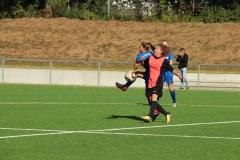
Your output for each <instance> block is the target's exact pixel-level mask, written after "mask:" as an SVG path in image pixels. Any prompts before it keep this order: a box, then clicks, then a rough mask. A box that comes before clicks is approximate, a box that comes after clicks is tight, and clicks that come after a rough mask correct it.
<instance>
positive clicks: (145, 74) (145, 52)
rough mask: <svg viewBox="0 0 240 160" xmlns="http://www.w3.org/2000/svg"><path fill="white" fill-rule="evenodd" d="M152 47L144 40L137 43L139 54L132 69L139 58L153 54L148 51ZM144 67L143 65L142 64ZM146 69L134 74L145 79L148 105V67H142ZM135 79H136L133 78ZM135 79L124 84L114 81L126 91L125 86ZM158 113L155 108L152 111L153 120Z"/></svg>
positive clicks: (136, 66)
mask: <svg viewBox="0 0 240 160" xmlns="http://www.w3.org/2000/svg"><path fill="white" fill-rule="evenodd" d="M150 47H151V48H153V45H152V44H151V43H145V42H142V43H141V44H140V45H139V52H140V53H139V54H138V55H137V56H136V61H135V64H134V69H135V70H136V69H137V68H138V66H139V64H140V62H141V58H143V59H144V60H145V59H147V58H149V57H150V56H152V55H154V53H153V52H152V51H149V49H150ZM143 67H144V66H143ZM144 68H145V69H146V71H145V72H141V71H136V72H135V75H136V76H137V77H138V78H143V79H144V80H145V84H146V91H145V96H146V97H147V99H148V103H149V105H151V101H150V99H149V98H148V97H149V95H147V93H148V92H147V90H148V79H149V69H148V68H146V67H144ZM135 81H136V80H135ZM135 81H133V82H130V81H129V82H127V83H126V84H125V85H122V84H120V83H118V82H116V86H117V87H118V88H119V89H121V90H122V91H126V90H127V88H128V87H129V86H130V85H131V84H133V83H134V82H135ZM158 115H159V112H158V111H157V110H155V112H154V116H153V121H154V120H155V118H156V117H157V116H158Z"/></svg>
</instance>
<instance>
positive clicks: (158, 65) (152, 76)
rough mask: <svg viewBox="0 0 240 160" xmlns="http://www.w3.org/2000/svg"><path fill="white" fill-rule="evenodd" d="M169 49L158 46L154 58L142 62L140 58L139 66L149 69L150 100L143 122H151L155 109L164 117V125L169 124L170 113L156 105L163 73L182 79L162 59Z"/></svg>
mask: <svg viewBox="0 0 240 160" xmlns="http://www.w3.org/2000/svg"><path fill="white" fill-rule="evenodd" d="M169 53H170V48H169V47H168V46H166V45H163V44H158V45H157V46H156V47H155V50H154V56H150V57H149V58H147V59H145V60H144V57H142V58H141V64H142V65H143V66H145V68H148V69H149V82H148V90H147V91H148V94H147V95H150V96H149V99H150V100H151V108H150V112H149V114H148V115H147V116H141V118H142V119H143V120H146V121H149V122H150V121H152V120H153V118H154V110H155V109H157V110H158V111H159V112H160V113H162V114H163V115H165V116H166V123H169V122H170V117H171V113H170V112H166V111H165V110H164V109H163V108H162V106H161V105H160V104H158V103H157V99H158V98H161V97H162V89H163V77H162V76H163V73H164V72H165V70H170V71H171V72H172V73H173V74H174V75H176V76H178V77H179V78H180V79H182V76H181V75H180V74H179V73H178V72H176V71H175V70H174V69H173V68H172V66H171V65H170V64H169V62H168V60H167V59H165V58H164V57H166V56H168V55H169Z"/></svg>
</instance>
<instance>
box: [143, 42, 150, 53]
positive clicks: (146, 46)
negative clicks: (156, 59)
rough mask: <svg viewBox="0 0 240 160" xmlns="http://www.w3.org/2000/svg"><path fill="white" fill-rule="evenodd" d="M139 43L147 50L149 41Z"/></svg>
mask: <svg viewBox="0 0 240 160" xmlns="http://www.w3.org/2000/svg"><path fill="white" fill-rule="evenodd" d="M141 45H142V46H143V48H145V49H146V50H147V51H148V50H149V43H146V42H142V43H141Z"/></svg>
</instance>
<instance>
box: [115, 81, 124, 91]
mask: <svg viewBox="0 0 240 160" xmlns="http://www.w3.org/2000/svg"><path fill="white" fill-rule="evenodd" d="M116 86H117V87H118V88H119V89H121V90H122V91H126V90H127V87H126V86H125V85H122V84H120V83H118V82H116Z"/></svg>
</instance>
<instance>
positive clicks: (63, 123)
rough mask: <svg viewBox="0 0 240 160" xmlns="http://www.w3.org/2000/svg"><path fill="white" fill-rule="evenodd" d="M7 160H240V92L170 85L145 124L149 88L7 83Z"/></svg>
mask: <svg viewBox="0 0 240 160" xmlns="http://www.w3.org/2000/svg"><path fill="white" fill-rule="evenodd" d="M0 88H1V93H0V99H1V100H0V159H1V160H23V159H24V160H48V159H53V160H66V159H67V160H70V159H73V160H76V159H77V160H79V159H83V160H108V159H109V160H110V159H113V160H138V159H139V160H149V159H166V160H175V159H182V160H186V159H190V160H195V159H197V160H203V159H211V160H227V159H229V160H230V159H231V160H239V159H240V154H239V148H240V92H236V91H213V90H178V89H177V90H176V94H177V107H176V108H174V107H172V102H171V96H170V94H169V91H168V90H164V95H163V97H162V98H161V100H160V103H161V104H162V106H163V108H165V110H166V111H169V112H171V113H172V116H171V122H170V123H169V124H166V123H165V117H164V116H163V115H160V116H159V117H157V119H156V121H155V122H151V123H146V122H144V121H142V120H141V118H140V116H143V115H146V114H147V113H148V111H149V106H148V104H147V100H146V98H145V96H144V88H130V89H128V90H127V91H126V92H123V91H121V90H119V89H117V88H112V87H83V86H55V85H18V84H2V85H0Z"/></svg>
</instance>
